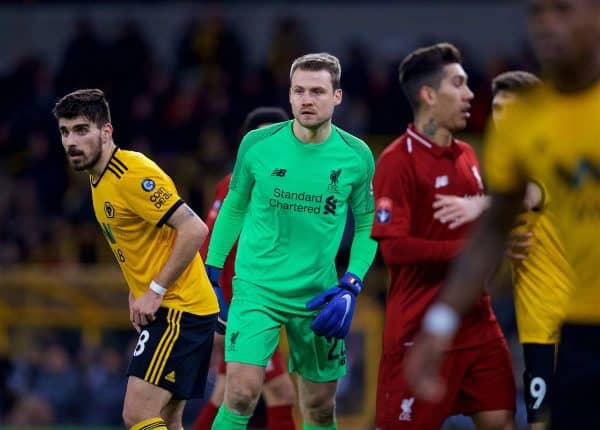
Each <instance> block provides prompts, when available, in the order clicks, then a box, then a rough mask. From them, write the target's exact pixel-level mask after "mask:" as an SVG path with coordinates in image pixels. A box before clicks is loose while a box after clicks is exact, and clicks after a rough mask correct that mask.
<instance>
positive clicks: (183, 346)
mask: <svg viewBox="0 0 600 430" xmlns="http://www.w3.org/2000/svg"><path fill="white" fill-rule="evenodd" d="M216 323H217V314H214V315H206V316H199V315H194V314H190V313H187V312H183V311H178V310H175V309H167V308H159V309H158V311H157V312H156V319H155V320H154V321H153V322H152V323H150V324H148V325H146V326H144V327H142V331H141V332H140V335H139V337H138V342H137V344H136V346H135V349H134V351H133V355H132V357H131V361H130V362H129V368H128V369H127V375H128V376H137V377H138V378H141V379H143V380H144V381H146V382H149V383H150V384H153V385H157V386H159V387H161V388H164V389H165V390H167V391H170V392H171V393H173V398H174V399H177V400H184V399H191V398H198V397H203V396H204V388H205V385H206V376H207V374H208V369H209V364H210V354H211V351H212V346H213V335H214V331H215V326H216Z"/></svg>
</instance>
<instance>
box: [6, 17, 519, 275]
mask: <svg viewBox="0 0 600 430" xmlns="http://www.w3.org/2000/svg"><path fill="white" fill-rule="evenodd" d="M271 32H272V34H273V36H272V37H271V38H270V39H269V40H270V41H271V42H270V43H271V46H270V47H269V49H268V51H267V52H268V57H267V58H264V59H263V61H262V62H260V63H259V64H250V62H249V61H248V60H247V55H246V54H247V53H246V52H245V46H247V45H246V43H251V42H250V41H243V40H241V38H240V36H239V35H238V34H236V31H235V28H233V27H232V26H230V25H228V23H227V22H226V21H225V20H223V19H219V18H218V17H212V18H211V19H210V20H203V19H202V18H195V19H191V20H190V22H189V25H188V26H187V28H183V29H182V32H181V36H180V38H179V42H178V43H177V45H176V46H173V49H172V55H173V59H172V61H171V63H170V65H167V64H161V63H160V62H159V61H158V60H157V58H156V57H155V55H153V50H152V48H151V44H150V43H149V41H148V36H147V35H146V34H144V33H143V31H141V28H140V26H139V25H138V24H137V23H136V22H135V21H133V20H130V19H123V22H122V23H121V24H120V30H119V31H118V32H117V33H116V35H115V36H114V37H113V38H110V39H108V38H107V37H106V36H105V35H102V34H99V33H98V32H97V30H96V29H95V28H94V26H93V24H92V23H91V22H90V21H88V20H85V19H80V20H79V21H78V22H76V23H75V24H74V28H73V35H72V38H71V39H70V40H69V41H68V43H66V45H65V46H64V50H63V55H62V59H61V60H60V61H59V62H58V67H56V68H52V69H51V68H50V67H49V66H48V64H47V62H46V61H45V59H44V58H43V57H38V56H35V55H33V54H30V55H24V56H23V57H22V58H21V59H20V60H18V61H17V62H16V64H14V67H12V68H10V69H9V70H7V71H6V72H5V73H4V74H3V75H0V91H1V93H2V97H1V98H0V163H1V169H0V185H1V189H2V193H0V265H7V264H12V263H15V262H35V263H45V264H57V263H82V264H93V263H96V262H98V261H101V260H102V258H103V252H104V251H105V248H106V247H105V245H104V244H103V243H101V242H100V241H99V239H101V238H100V235H98V234H97V227H96V225H95V221H94V218H93V213H92V209H91V203H90V197H89V190H88V182H87V178H86V177H85V175H83V174H75V173H73V172H70V171H69V169H68V166H67V164H66V161H65V159H64V155H63V151H62V147H61V144H60V138H59V134H58V131H57V128H56V123H55V120H54V118H53V117H52V114H51V109H52V107H53V105H54V103H55V102H56V100H57V99H58V98H59V97H61V96H62V95H64V94H66V93H67V92H70V91H72V90H75V89H78V88H82V87H97V88H101V89H102V90H104V91H105V93H107V95H108V99H109V101H110V104H111V110H112V116H113V118H112V122H113V124H114V127H115V134H114V136H115V141H116V143H117V145H119V146H121V147H123V148H125V149H133V150H138V151H142V152H144V153H147V154H148V155H150V156H151V157H153V158H155V159H156V161H157V162H158V163H159V164H160V165H161V166H162V167H163V168H164V169H165V170H166V171H167V173H168V174H170V175H171V176H172V177H173V179H174V180H175V183H176V184H177V185H178V187H179V191H180V193H181V194H182V196H183V197H184V198H185V200H186V201H187V202H188V203H189V204H190V205H191V207H193V208H194V209H195V210H196V211H197V212H198V213H199V214H205V213H206V205H207V201H208V199H210V197H211V193H212V189H211V188H212V186H213V185H214V182H215V180H216V179H218V178H219V177H220V176H221V175H223V173H224V172H226V171H227V170H229V169H230V168H231V163H232V160H233V158H234V156H235V150H236V148H237V145H238V142H239V138H240V134H239V133H240V132H239V127H240V124H241V122H242V121H243V118H244V116H245V115H246V113H247V112H248V111H249V110H251V109H252V108H254V107H256V106H259V105H276V106H281V107H283V108H285V109H288V110H289V105H288V101H287V92H288V85H289V76H288V74H289V67H290V65H291V62H292V61H293V59H294V58H296V57H297V56H300V55H302V54H304V53H307V52H311V51H318V50H319V44H318V42H317V41H315V40H311V39H310V37H308V35H307V32H306V31H305V29H304V27H303V25H302V23H301V22H299V21H297V20H295V19H293V18H287V17H283V18H280V19H279V20H278V21H276V22H274V23H273V28H272V29H271ZM433 41H435V39H433V38H432V39H431V40H427V39H426V38H424V40H423V44H426V43H429V42H433ZM458 44H459V46H460V41H458ZM346 46H347V48H346V49H345V50H344V52H335V53H334V54H336V55H338V56H339V57H340V59H341V62H342V70H343V72H342V88H343V90H344V101H343V103H342V105H341V106H340V107H339V109H338V110H337V111H336V116H335V118H334V120H335V122H336V124H338V125H339V126H341V127H342V128H345V129H347V130H348V131H350V132H352V133H355V134H357V135H359V136H361V137H363V138H365V139H366V140H367V141H368V142H371V141H373V139H372V138H371V137H372V136H376V137H377V136H379V137H380V140H381V136H383V137H384V138H385V139H388V140H383V142H387V141H389V138H391V137H392V136H394V135H397V134H400V133H401V132H402V130H403V129H404V127H405V126H406V124H407V123H408V122H409V121H410V111H409V107H408V104H407V103H406V101H405V99H404V97H403V95H402V94H401V91H400V89H399V86H398V80H397V66H398V63H399V62H400V60H401V58H402V57H403V56H404V55H405V54H406V53H402V54H400V55H399V56H398V58H397V59H395V60H393V61H392V60H390V61H387V62H382V60H380V59H378V58H373V56H372V54H371V50H370V47H369V46H365V45H364V44H362V43H361V42H360V41H356V40H355V41H348V43H347V45H346ZM464 54H465V57H466V58H465V60H466V63H465V68H466V70H467V71H468V73H469V80H470V85H471V87H472V89H473V90H474V92H475V93H476V99H475V100H474V103H473V111H472V117H471V120H470V125H469V131H471V132H480V131H481V130H482V129H483V127H484V124H485V121H486V117H487V113H488V104H489V95H490V91H489V81H490V79H491V78H492V77H493V76H494V75H495V74H496V73H497V72H498V71H501V70H505V69H506V68H508V67H511V66H512V65H514V64H515V63H519V61H518V60H510V59H501V58H493V60H491V61H489V64H488V65H487V66H486V67H485V68H484V70H482V69H481V67H477V65H476V64H477V63H475V62H474V61H472V60H473V59H472V58H470V57H469V53H468V52H465V53H464ZM99 244H100V246H99ZM104 257H107V258H109V257H110V254H108V253H106V255H105V256H104Z"/></svg>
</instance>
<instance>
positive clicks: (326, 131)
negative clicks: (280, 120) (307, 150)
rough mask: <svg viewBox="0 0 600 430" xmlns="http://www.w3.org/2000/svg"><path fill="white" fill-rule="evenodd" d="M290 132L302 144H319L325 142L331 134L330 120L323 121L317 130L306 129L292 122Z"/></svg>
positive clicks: (295, 121)
mask: <svg viewBox="0 0 600 430" xmlns="http://www.w3.org/2000/svg"><path fill="white" fill-rule="evenodd" d="M292 130H293V132H294V136H296V138H297V139H298V140H300V141H301V142H302V143H321V142H324V141H326V140H327V139H328V138H329V135H330V134H331V120H329V121H325V122H324V123H323V124H321V125H320V126H319V127H317V128H306V127H304V126H302V125H301V124H300V123H299V122H298V121H297V120H294V122H293V124H292Z"/></svg>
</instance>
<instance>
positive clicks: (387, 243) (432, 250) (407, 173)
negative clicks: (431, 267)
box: [371, 154, 463, 265]
mask: <svg viewBox="0 0 600 430" xmlns="http://www.w3.org/2000/svg"><path fill="white" fill-rule="evenodd" d="M373 187H374V192H375V219H374V221H373V227H372V229H371V237H373V238H374V239H376V240H378V241H379V245H380V248H381V252H382V255H383V259H384V261H385V263H386V264H387V265H392V264H413V263H419V262H424V261H448V260H451V259H453V258H454V257H456V256H457V255H458V253H460V250H461V249H462V246H463V241H461V240H429V239H422V238H419V237H414V236H411V234H410V233H411V232H410V225H411V205H412V204H413V202H414V200H415V199H416V198H418V196H417V193H416V184H415V179H414V176H413V173H412V166H411V165H410V163H409V160H408V159H407V158H406V157H400V156H396V157H393V156H392V155H391V154H384V156H383V157H382V158H381V159H380V161H379V162H378V163H377V167H376V169H375V177H374V181H373Z"/></svg>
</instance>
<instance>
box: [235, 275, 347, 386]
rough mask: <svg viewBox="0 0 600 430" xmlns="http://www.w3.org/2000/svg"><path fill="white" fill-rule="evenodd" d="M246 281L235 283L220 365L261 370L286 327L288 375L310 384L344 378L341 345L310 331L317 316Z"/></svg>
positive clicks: (344, 368)
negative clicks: (294, 374) (247, 366)
mask: <svg viewBox="0 0 600 430" xmlns="http://www.w3.org/2000/svg"><path fill="white" fill-rule="evenodd" d="M270 295H271V296H272V293H270V292H269V293H265V291H264V290H262V291H261V287H260V286H258V285H255V284H252V283H250V282H246V281H242V280H240V279H237V278H235V279H234V294H233V299H232V301H231V305H230V307H229V315H228V319H227V332H226V334H225V361H226V362H228V363H229V362H237V363H244V364H254V365H257V366H263V367H265V366H266V365H267V363H268V362H269V359H270V358H271V355H273V352H274V351H275V348H276V347H277V345H278V344H279V335H280V329H281V326H285V329H286V333H287V339H288V344H289V352H290V360H289V365H288V366H289V370H290V372H293V371H295V372H298V374H299V375H300V376H302V377H303V378H305V379H308V380H309V381H314V382H328V381H334V380H337V379H339V378H341V377H342V376H344V375H345V374H346V348H345V345H344V341H343V340H338V339H331V340H327V339H326V338H324V337H322V336H318V335H316V334H315V333H314V332H313V331H312V329H311V328H310V324H311V322H312V321H313V319H314V317H315V315H316V312H314V311H309V310H307V309H306V307H305V304H306V303H305V300H304V299H299V300H300V301H302V303H300V302H299V301H298V300H296V301H290V300H289V299H287V300H286V301H282V300H281V297H269V296H270Z"/></svg>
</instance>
